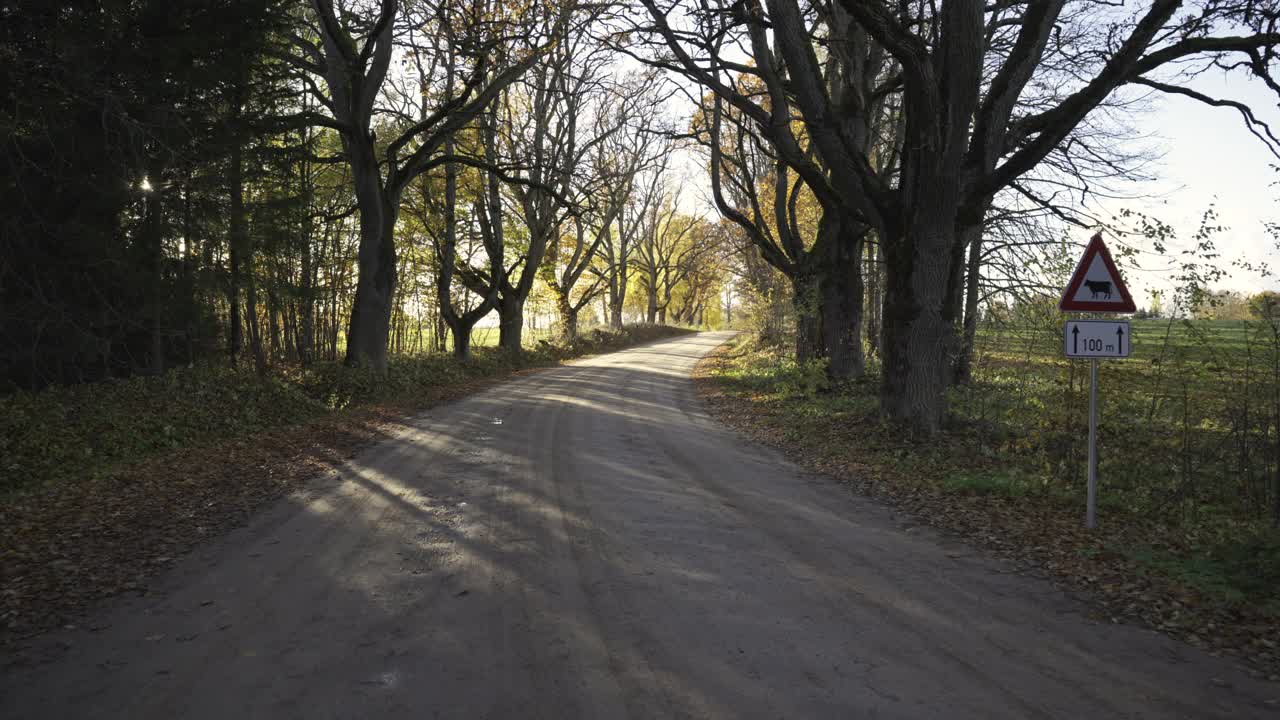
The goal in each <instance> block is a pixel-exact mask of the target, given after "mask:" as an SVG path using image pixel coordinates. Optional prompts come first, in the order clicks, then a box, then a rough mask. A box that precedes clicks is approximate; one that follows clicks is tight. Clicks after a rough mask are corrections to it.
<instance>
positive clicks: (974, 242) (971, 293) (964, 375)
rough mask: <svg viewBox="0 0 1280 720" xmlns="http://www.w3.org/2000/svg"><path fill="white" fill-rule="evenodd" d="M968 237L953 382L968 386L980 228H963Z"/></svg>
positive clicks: (979, 276)
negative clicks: (961, 324)
mask: <svg viewBox="0 0 1280 720" xmlns="http://www.w3.org/2000/svg"><path fill="white" fill-rule="evenodd" d="M962 232H963V233H964V234H965V235H967V236H968V237H967V238H966V237H963V236H962V238H961V239H962V240H965V239H967V240H968V245H969V261H968V263H967V265H966V268H965V296H964V328H963V330H962V331H961V337H960V349H959V352H958V353H957V355H956V365H955V381H956V383H957V384H968V383H969V381H970V380H972V379H973V346H974V341H975V340H976V339H977V334H978V300H979V299H980V296H979V291H980V290H981V288H980V287H979V283H980V282H981V280H982V273H981V270H982V226H981V225H978V226H974V227H968V228H965V229H964V230H963V231H962Z"/></svg>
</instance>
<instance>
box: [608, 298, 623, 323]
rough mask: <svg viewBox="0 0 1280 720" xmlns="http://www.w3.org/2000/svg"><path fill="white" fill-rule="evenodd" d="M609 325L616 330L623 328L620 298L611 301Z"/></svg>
mask: <svg viewBox="0 0 1280 720" xmlns="http://www.w3.org/2000/svg"><path fill="white" fill-rule="evenodd" d="M609 327H611V328H613V329H614V330H621V329H622V299H621V298H618V299H616V300H614V301H611V302H610V303H609Z"/></svg>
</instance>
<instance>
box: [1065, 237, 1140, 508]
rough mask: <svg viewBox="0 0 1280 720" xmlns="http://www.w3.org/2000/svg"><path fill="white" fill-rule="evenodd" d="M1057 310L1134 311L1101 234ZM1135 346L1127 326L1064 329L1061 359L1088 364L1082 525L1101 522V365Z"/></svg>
mask: <svg viewBox="0 0 1280 720" xmlns="http://www.w3.org/2000/svg"><path fill="white" fill-rule="evenodd" d="M1058 309H1059V310H1062V311H1063V312H1069V311H1079V312H1122V313H1131V312H1133V311H1134V309H1135V308H1134V303H1133V297H1132V296H1131V295H1129V289H1128V288H1127V287H1125V284H1124V279H1123V278H1121V277H1120V271H1119V270H1117V269H1116V265H1115V263H1114V262H1113V261H1112V260H1111V253H1110V252H1108V251H1107V246H1106V243H1104V242H1102V234H1101V233H1099V234H1097V235H1094V236H1093V237H1092V238H1090V240H1089V245H1088V247H1086V248H1085V251H1084V255H1083V256H1081V258H1080V262H1079V263H1077V264H1076V271H1075V273H1073V274H1072V276H1071V280H1070V282H1068V283H1067V287H1066V288H1065V289H1064V290H1063V291H1062V299H1061V300H1060V301H1059V302H1058ZM1132 345H1133V330H1132V328H1130V327H1129V321H1128V320H1068V321H1067V323H1066V325H1064V326H1063V327H1062V348H1063V354H1064V355H1066V356H1067V357H1069V358H1088V359H1089V485H1088V489H1087V491H1086V499H1085V514H1084V525H1085V527H1087V528H1089V529H1090V530H1092V529H1093V528H1094V526H1095V525H1097V522H1098V360H1099V358H1127V357H1129V350H1130V349H1131V347H1132Z"/></svg>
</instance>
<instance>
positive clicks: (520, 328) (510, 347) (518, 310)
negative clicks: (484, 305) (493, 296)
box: [498, 295, 524, 353]
mask: <svg viewBox="0 0 1280 720" xmlns="http://www.w3.org/2000/svg"><path fill="white" fill-rule="evenodd" d="M498 347H500V348H502V349H503V350H506V351H508V352H512V353H519V352H521V351H523V350H524V298H518V297H515V296H514V295H509V296H507V297H504V298H502V299H501V300H500V301H499V303H498Z"/></svg>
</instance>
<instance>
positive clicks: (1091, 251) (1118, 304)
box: [1058, 233, 1138, 313]
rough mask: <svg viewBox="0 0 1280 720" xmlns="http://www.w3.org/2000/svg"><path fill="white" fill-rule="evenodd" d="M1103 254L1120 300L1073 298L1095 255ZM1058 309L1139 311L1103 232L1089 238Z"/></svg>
mask: <svg viewBox="0 0 1280 720" xmlns="http://www.w3.org/2000/svg"><path fill="white" fill-rule="evenodd" d="M1098 254H1101V255H1102V262H1103V264H1104V265H1106V267H1107V272H1109V273H1111V277H1112V278H1114V279H1115V283H1116V292H1118V293H1120V299H1119V300H1112V301H1108V302H1091V301H1082V300H1071V299H1069V298H1074V297H1075V295H1076V291H1077V290H1079V289H1080V286H1081V285H1083V284H1084V279H1085V275H1087V274H1088V272H1089V266H1090V265H1092V264H1093V258H1094V256H1095V255H1098ZM1058 309H1059V310H1061V311H1063V312H1069V311H1073V310H1074V311H1077V312H1118V313H1131V312H1136V311H1137V309H1138V308H1137V306H1136V305H1134V303H1133V297H1132V296H1131V295H1129V288H1128V287H1126V286H1125V284H1124V279H1123V278H1121V277H1120V271H1119V270H1117V269H1116V264H1115V262H1113V261H1112V260H1111V253H1110V252H1108V251H1107V246H1106V243H1104V242H1102V233H1097V234H1095V235H1094V236H1093V237H1092V238H1090V239H1089V245H1088V246H1087V247H1086V248H1085V249H1084V255H1083V256H1081V258H1080V262H1079V263H1078V264H1077V265H1076V271H1075V272H1074V273H1072V275H1071V282H1069V283H1067V289H1066V290H1063V291H1062V298H1061V299H1060V300H1059V301H1058Z"/></svg>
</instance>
